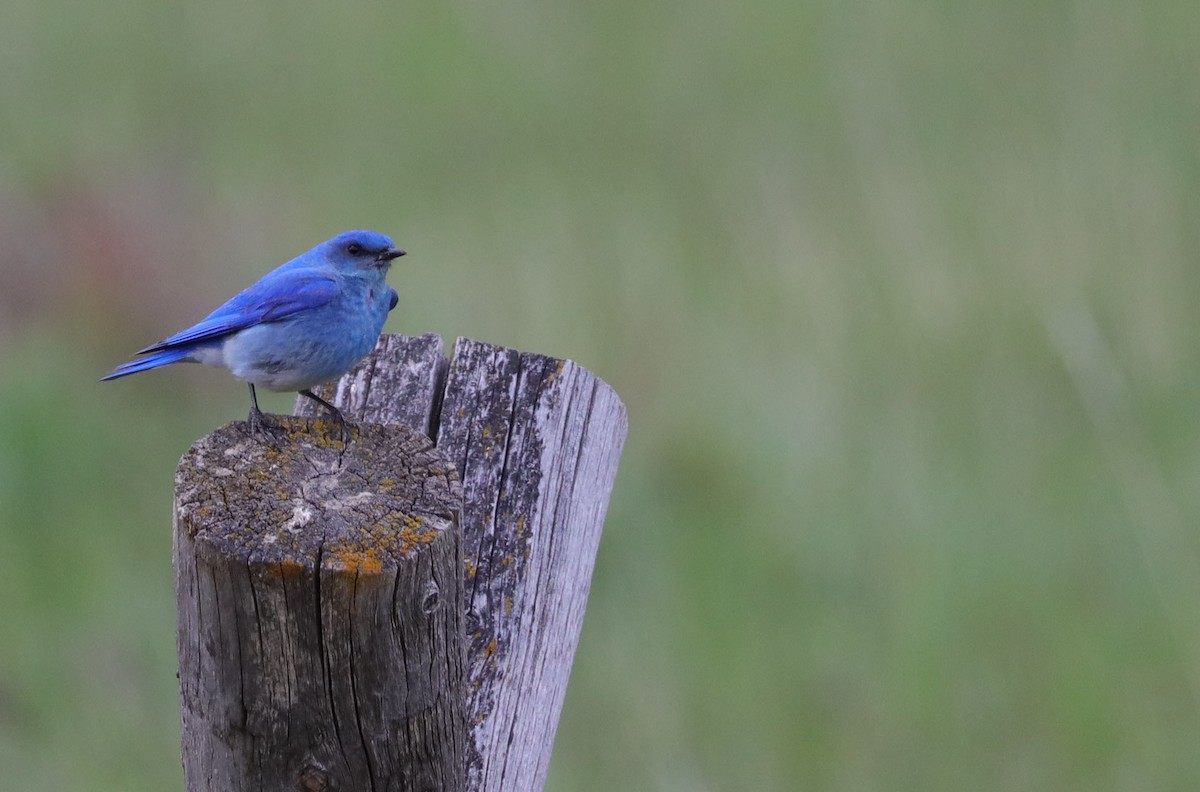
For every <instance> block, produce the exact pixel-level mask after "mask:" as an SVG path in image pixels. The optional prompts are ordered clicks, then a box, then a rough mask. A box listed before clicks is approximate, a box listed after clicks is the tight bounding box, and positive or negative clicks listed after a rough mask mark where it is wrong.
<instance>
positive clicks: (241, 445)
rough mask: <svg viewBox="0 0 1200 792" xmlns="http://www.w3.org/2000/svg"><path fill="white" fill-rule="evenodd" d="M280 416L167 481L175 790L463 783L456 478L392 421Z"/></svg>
mask: <svg viewBox="0 0 1200 792" xmlns="http://www.w3.org/2000/svg"><path fill="white" fill-rule="evenodd" d="M279 420H281V427H282V431H281V432H280V433H279V434H278V435H277V436H276V437H274V438H269V439H267V438H262V437H252V436H250V435H249V434H248V432H247V429H246V426H245V424H243V423H240V422H239V423H234V424H231V425H229V426H226V427H224V428H223V429H220V430H218V431H216V432H214V433H213V434H211V435H209V436H208V437H206V438H204V439H203V440H200V441H199V442H198V443H196V445H195V446H193V447H192V449H191V450H190V451H189V452H188V453H187V454H186V455H185V456H184V458H183V460H182V461H181V463H180V467H179V472H178V474H177V477H176V506H175V568H176V596H177V604H178V612H179V633H178V635H179V659H180V686H181V698H182V713H183V759H184V773H185V778H186V782H187V789H188V790H189V792H201V790H204V791H205V792H207V791H209V790H211V791H212V792H234V791H237V790H270V791H271V792H274V791H275V790H293V789H297V790H335V789H336V790H452V791H454V792H457V791H458V790H461V789H463V788H464V782H463V778H462V776H463V772H462V767H463V756H464V739H465V734H466V731H465V724H464V719H463V700H464V691H463V685H462V683H463V668H462V646H461V636H462V632H463V623H462V613H463V592H462V576H461V569H462V554H461V544H460V539H459V531H458V527H457V520H458V516H459V513H460V508H461V495H462V492H461V487H460V485H459V481H458V476H457V474H456V473H455V471H454V469H453V467H452V466H451V465H449V464H448V463H447V461H446V460H445V458H444V456H443V455H441V454H440V453H439V452H438V451H437V450H436V449H433V448H432V447H431V443H430V442H429V440H428V439H427V438H425V437H423V436H421V435H419V434H415V433H413V432H411V431H409V430H407V429H405V428H402V427H383V426H377V425H370V424H363V425H360V426H358V427H356V428H355V429H354V430H353V436H352V439H351V441H350V442H349V443H348V444H346V445H343V444H342V443H341V442H340V440H337V439H333V435H334V434H335V433H333V432H332V431H331V424H330V422H329V421H325V420H322V421H313V420H310V419H304V418H286V419H279Z"/></svg>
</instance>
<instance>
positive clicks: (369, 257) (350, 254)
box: [321, 231, 404, 272]
mask: <svg viewBox="0 0 1200 792" xmlns="http://www.w3.org/2000/svg"><path fill="white" fill-rule="evenodd" d="M321 247H322V248H324V251H323V252H324V254H325V258H326V260H328V261H329V262H330V263H331V264H333V265H334V266H335V267H337V268H338V269H340V270H342V271H346V272H354V271H357V270H367V269H371V268H376V269H380V270H385V271H386V270H387V268H388V267H390V266H391V265H392V259H395V258H399V257H400V256H403V255H404V251H403V250H401V249H400V248H398V247H396V245H395V243H394V242H392V239H391V237H388V236H385V235H383V234H380V233H379V232H377V231H347V232H345V233H343V234H338V235H337V236H335V237H334V238H333V239H330V240H329V241H328V242H324V243H322V245H321Z"/></svg>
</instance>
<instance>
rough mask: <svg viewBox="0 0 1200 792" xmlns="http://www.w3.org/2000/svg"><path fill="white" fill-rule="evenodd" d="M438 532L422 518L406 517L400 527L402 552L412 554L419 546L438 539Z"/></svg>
mask: <svg viewBox="0 0 1200 792" xmlns="http://www.w3.org/2000/svg"><path fill="white" fill-rule="evenodd" d="M437 535H438V532H437V531H436V530H435V529H434V528H432V527H430V526H429V525H428V524H427V523H426V522H425V521H424V520H422V519H421V518H420V517H411V516H410V517H405V518H404V524H403V525H401V526H400V552H402V553H411V552H413V551H414V550H416V548H417V545H425V544H429V543H430V542H432V541H433V540H434V539H436V538H437Z"/></svg>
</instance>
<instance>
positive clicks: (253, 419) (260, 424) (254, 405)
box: [246, 382, 274, 435]
mask: <svg viewBox="0 0 1200 792" xmlns="http://www.w3.org/2000/svg"><path fill="white" fill-rule="evenodd" d="M248 384H249V385H250V417H249V418H247V419H246V420H247V422H248V423H249V424H250V434H255V435H256V434H258V432H259V430H267V429H273V428H274V427H273V426H272V424H271V422H270V421H268V420H267V417H266V416H265V415H263V412H262V410H260V409H258V394H257V393H255V392H254V383H253V382H251V383H248Z"/></svg>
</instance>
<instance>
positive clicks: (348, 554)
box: [325, 545, 383, 575]
mask: <svg viewBox="0 0 1200 792" xmlns="http://www.w3.org/2000/svg"><path fill="white" fill-rule="evenodd" d="M325 558H326V559H327V561H328V562H329V563H330V565H331V566H333V567H334V568H335V569H337V570H339V571H342V572H356V573H358V574H360V575H378V574H379V573H380V572H382V571H383V559H382V558H380V557H379V548H377V547H368V548H366V549H363V548H361V547H347V546H344V545H343V546H340V547H334V548H332V549H330V550H328V551H326V554H325Z"/></svg>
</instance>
